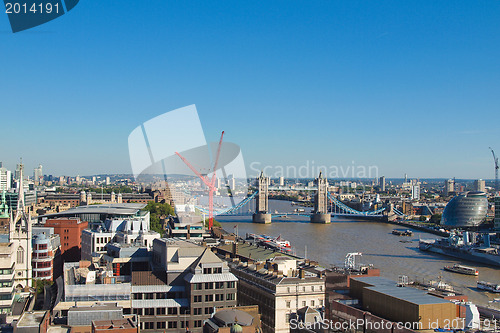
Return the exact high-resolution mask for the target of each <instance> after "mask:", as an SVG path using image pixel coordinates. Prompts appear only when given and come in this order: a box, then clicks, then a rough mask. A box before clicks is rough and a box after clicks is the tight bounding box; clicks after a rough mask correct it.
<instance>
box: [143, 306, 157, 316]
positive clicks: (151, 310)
mask: <svg viewBox="0 0 500 333" xmlns="http://www.w3.org/2000/svg"><path fill="white" fill-rule="evenodd" d="M144 315H145V316H154V315H155V309H154V308H147V309H144Z"/></svg>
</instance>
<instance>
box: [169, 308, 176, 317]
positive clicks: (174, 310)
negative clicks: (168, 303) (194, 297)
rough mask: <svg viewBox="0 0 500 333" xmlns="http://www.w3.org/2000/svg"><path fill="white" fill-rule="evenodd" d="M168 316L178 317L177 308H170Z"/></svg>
mask: <svg viewBox="0 0 500 333" xmlns="http://www.w3.org/2000/svg"><path fill="white" fill-rule="evenodd" d="M168 314H169V315H176V314H177V308H168Z"/></svg>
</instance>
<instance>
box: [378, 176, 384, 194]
mask: <svg viewBox="0 0 500 333" xmlns="http://www.w3.org/2000/svg"><path fill="white" fill-rule="evenodd" d="M379 186H380V191H381V192H385V176H382V177H380V178H379Z"/></svg>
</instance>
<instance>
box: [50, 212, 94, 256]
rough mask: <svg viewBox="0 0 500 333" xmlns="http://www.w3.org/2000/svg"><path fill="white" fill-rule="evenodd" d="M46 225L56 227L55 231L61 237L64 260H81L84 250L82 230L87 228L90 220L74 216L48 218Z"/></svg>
mask: <svg viewBox="0 0 500 333" xmlns="http://www.w3.org/2000/svg"><path fill="white" fill-rule="evenodd" d="M45 226H46V227H51V228H54V233H55V234H58V235H59V237H60V238H61V255H62V258H63V261H65V262H70V261H79V260H80V258H81V251H82V231H83V230H84V229H86V228H87V226H88V222H85V221H83V222H80V220H79V219H74V218H73V219H70V218H58V219H47V221H46V222H45Z"/></svg>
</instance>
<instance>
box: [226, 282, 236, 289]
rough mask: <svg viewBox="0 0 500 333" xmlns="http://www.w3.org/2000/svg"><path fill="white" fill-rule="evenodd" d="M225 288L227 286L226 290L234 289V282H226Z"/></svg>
mask: <svg viewBox="0 0 500 333" xmlns="http://www.w3.org/2000/svg"><path fill="white" fill-rule="evenodd" d="M226 286H227V288H234V286H235V284H234V281H229V282H227V284H226Z"/></svg>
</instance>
